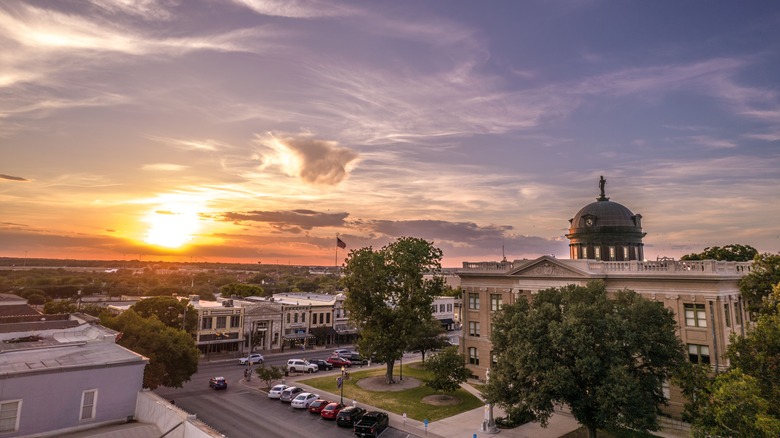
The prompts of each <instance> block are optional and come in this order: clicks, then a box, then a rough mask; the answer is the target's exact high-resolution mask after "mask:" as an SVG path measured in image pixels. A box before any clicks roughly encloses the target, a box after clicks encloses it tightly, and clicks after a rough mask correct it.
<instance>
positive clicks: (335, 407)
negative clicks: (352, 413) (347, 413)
mask: <svg viewBox="0 0 780 438" xmlns="http://www.w3.org/2000/svg"><path fill="white" fill-rule="evenodd" d="M342 409H344V405H342V404H341V403H336V402H333V403H329V404H328V405H327V406H325V407H324V408H323V409H322V412H320V416H321V417H322V418H325V419H327V420H335V419H336V416H338V415H339V412H341V410H342Z"/></svg>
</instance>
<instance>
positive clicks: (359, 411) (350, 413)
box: [336, 406, 366, 427]
mask: <svg viewBox="0 0 780 438" xmlns="http://www.w3.org/2000/svg"><path fill="white" fill-rule="evenodd" d="M365 413H366V410H365V409H363V408H361V407H360V406H347V407H346V408H344V409H342V410H341V412H339V413H338V415H336V424H337V425H339V426H347V427H352V426H353V425H354V424H355V422H357V421H359V420H360V417H362V416H363V414H365Z"/></svg>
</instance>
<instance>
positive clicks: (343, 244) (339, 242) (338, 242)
mask: <svg viewBox="0 0 780 438" xmlns="http://www.w3.org/2000/svg"><path fill="white" fill-rule="evenodd" d="M336 246H338V247H339V248H341V249H344V248H346V247H347V244H346V243H344V241H343V240H341V239H340V238H338V237H336Z"/></svg>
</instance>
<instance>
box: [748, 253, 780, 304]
mask: <svg viewBox="0 0 780 438" xmlns="http://www.w3.org/2000/svg"><path fill="white" fill-rule="evenodd" d="M778 283H780V254H768V253H764V254H759V255H757V256H756V257H755V258H754V259H753V266H752V268H751V269H750V273H749V274H747V275H746V276H744V277H742V278H741V279H740V280H739V290H740V292H742V297H743V298H744V299H745V302H746V303H747V310H748V311H750V312H751V313H752V314H756V313H759V312H761V311H768V312H771V311H772V309H763V306H764V297H767V296H769V294H771V293H772V287H774V286H775V285H777V284H778Z"/></svg>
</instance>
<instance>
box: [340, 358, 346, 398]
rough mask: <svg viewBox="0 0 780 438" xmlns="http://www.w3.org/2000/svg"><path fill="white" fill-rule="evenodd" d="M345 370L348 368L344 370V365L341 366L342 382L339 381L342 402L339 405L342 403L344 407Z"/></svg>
mask: <svg viewBox="0 0 780 438" xmlns="http://www.w3.org/2000/svg"><path fill="white" fill-rule="evenodd" d="M345 370H346V368H344V365H342V366H341V380H340V381H339V386H340V387H341V401H340V402H339V403H341V404H342V405H343V404H344V371H345Z"/></svg>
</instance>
